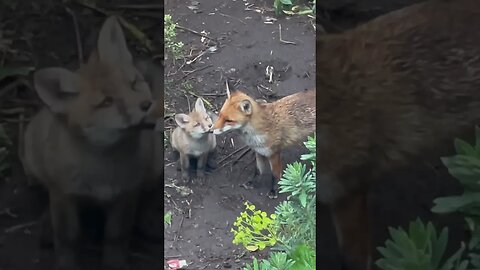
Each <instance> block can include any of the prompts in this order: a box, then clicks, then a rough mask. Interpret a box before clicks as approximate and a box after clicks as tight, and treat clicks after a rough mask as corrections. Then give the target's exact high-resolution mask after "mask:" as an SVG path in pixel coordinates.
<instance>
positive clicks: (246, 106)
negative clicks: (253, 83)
mask: <svg viewBox="0 0 480 270" xmlns="http://www.w3.org/2000/svg"><path fill="white" fill-rule="evenodd" d="M240 110H241V111H242V112H243V113H245V114H246V115H250V114H252V103H251V102H250V100H248V99H245V100H243V101H242V102H240Z"/></svg>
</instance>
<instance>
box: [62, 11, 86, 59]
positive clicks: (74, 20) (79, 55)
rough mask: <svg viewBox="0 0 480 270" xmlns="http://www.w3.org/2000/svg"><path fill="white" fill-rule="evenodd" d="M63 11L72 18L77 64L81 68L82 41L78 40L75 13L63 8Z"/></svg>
mask: <svg viewBox="0 0 480 270" xmlns="http://www.w3.org/2000/svg"><path fill="white" fill-rule="evenodd" d="M65 10H66V11H67V12H68V13H69V14H70V16H72V20H73V27H74V29H75V38H76V40H77V50H78V64H79V65H80V66H81V65H83V49H82V41H81V40H80V30H79V28H78V21H77V16H75V13H74V12H73V11H72V10H71V9H70V8H68V7H65Z"/></svg>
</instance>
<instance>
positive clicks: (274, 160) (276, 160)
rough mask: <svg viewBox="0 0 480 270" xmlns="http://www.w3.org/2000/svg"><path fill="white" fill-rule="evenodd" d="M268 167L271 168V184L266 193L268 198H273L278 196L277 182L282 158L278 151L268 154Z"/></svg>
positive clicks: (279, 176) (280, 173)
mask: <svg viewBox="0 0 480 270" xmlns="http://www.w3.org/2000/svg"><path fill="white" fill-rule="evenodd" d="M269 162H270V168H271V169H272V178H271V181H272V184H271V188H270V192H269V193H268V197H269V198H270V199H275V198H277V197H278V195H277V189H278V187H277V183H278V181H279V180H280V178H281V177H282V159H281V156H280V153H275V154H273V155H271V156H270V158H269Z"/></svg>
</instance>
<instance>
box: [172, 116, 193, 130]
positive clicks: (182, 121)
mask: <svg viewBox="0 0 480 270" xmlns="http://www.w3.org/2000/svg"><path fill="white" fill-rule="evenodd" d="M175 122H177V125H178V126H179V127H181V128H184V127H185V126H186V125H187V123H188V122H190V116H188V115H186V114H184V113H179V114H177V115H175Z"/></svg>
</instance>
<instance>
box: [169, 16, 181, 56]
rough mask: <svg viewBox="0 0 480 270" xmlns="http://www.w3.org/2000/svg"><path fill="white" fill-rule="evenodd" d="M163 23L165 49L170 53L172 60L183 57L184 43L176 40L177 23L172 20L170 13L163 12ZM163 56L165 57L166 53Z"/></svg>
mask: <svg viewBox="0 0 480 270" xmlns="http://www.w3.org/2000/svg"><path fill="white" fill-rule="evenodd" d="M164 23H165V24H164V35H165V38H164V42H165V51H167V52H168V53H170V54H171V55H172V56H173V59H174V60H178V59H180V58H182V57H183V46H184V44H183V42H181V41H177V32H176V29H177V23H175V22H173V20H172V15H170V14H165V16H164ZM165 57H167V53H166V54H165Z"/></svg>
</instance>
